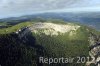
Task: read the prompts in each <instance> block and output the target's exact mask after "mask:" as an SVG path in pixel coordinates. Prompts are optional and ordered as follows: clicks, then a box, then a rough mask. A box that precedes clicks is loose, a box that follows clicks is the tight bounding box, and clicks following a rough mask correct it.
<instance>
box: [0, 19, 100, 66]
mask: <svg viewBox="0 0 100 66" xmlns="http://www.w3.org/2000/svg"><path fill="white" fill-rule="evenodd" d="M99 35H100V32H99V31H97V30H95V29H92V28H90V27H87V26H84V25H81V24H76V23H69V22H64V21H60V20H59V21H58V20H57V21H56V20H51V21H50V20H39V19H38V21H36V20H32V21H27V22H22V23H18V24H15V25H10V26H9V27H6V28H2V29H0V65H1V66H86V64H89V63H88V62H87V61H85V62H84V63H76V60H77V57H89V56H90V54H89V51H90V50H91V49H90V46H92V45H91V44H92V43H93V42H92V43H91V40H92V39H91V37H92V36H93V40H92V41H94V43H93V44H95V42H97V40H96V39H99V38H96V37H98V36H99ZM98 42H99V40H98ZM98 47H99V46H98ZM98 52H99V51H98ZM39 57H47V58H60V57H65V58H68V57H74V58H75V60H74V62H73V63H67V64H64V63H56V64H55V63H52V64H48V63H47V64H45V63H39ZM95 59H98V58H96V57H95ZM96 64H97V63H96ZM94 65H95V63H94Z"/></svg>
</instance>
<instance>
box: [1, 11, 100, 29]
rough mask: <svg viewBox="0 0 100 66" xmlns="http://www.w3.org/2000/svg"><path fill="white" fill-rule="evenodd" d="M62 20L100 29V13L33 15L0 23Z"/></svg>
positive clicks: (4, 20) (3, 20)
mask: <svg viewBox="0 0 100 66" xmlns="http://www.w3.org/2000/svg"><path fill="white" fill-rule="evenodd" d="M37 18H40V19H61V20H64V21H67V22H76V23H82V24H85V25H88V26H92V27H93V28H96V29H98V30H99V29H100V26H99V25H100V13H99V12H89V13H88V12H87V13H70V12H69V13H66V12H63V13H55V12H46V13H39V14H33V15H25V16H21V17H10V18H4V19H0V22H7V23H10V24H16V23H18V22H25V21H31V20H34V19H37Z"/></svg>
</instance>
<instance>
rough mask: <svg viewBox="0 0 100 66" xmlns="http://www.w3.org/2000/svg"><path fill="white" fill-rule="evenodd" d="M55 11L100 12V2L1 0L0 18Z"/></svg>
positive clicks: (78, 0)
mask: <svg viewBox="0 0 100 66" xmlns="http://www.w3.org/2000/svg"><path fill="white" fill-rule="evenodd" d="M53 11H54V12H81V11H88V12H92V11H100V0H0V18H6V17H13V16H20V15H27V14H34V13H41V12H53Z"/></svg>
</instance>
